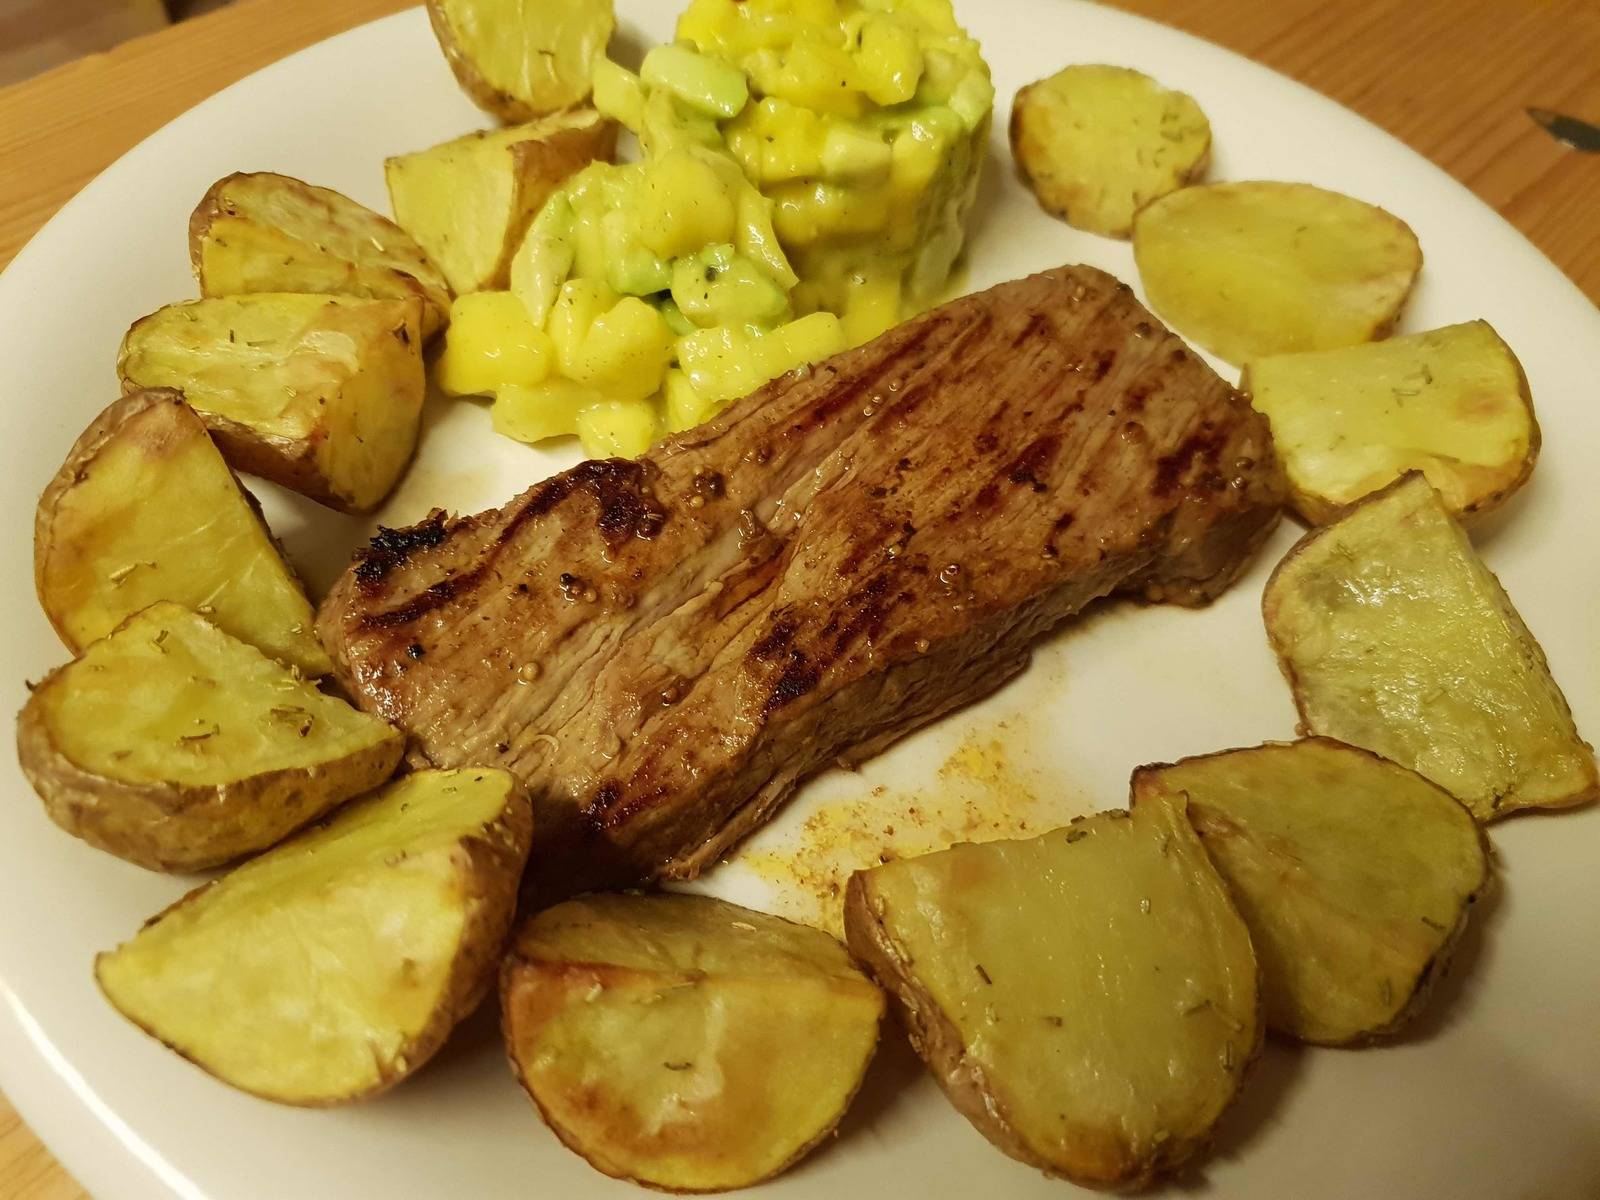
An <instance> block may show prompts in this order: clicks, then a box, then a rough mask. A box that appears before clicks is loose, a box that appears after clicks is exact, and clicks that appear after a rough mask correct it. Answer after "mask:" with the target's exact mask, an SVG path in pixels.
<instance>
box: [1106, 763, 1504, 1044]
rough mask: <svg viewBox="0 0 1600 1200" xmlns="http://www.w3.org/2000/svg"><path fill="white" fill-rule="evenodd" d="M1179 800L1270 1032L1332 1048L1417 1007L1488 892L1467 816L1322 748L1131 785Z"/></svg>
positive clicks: (1137, 800) (1196, 766)
mask: <svg viewBox="0 0 1600 1200" xmlns="http://www.w3.org/2000/svg"><path fill="white" fill-rule="evenodd" d="M1152 800H1156V801H1160V802H1164V803H1174V804H1179V805H1184V804H1186V805H1187V811H1188V814H1189V821H1190V823H1191V824H1193V825H1194V828H1195V831H1196V832H1197V833H1199V835H1200V840H1201V841H1202V842H1203V843H1204V844H1205V848H1206V851H1207V853H1209V854H1210V855H1211V861H1212V862H1213V863H1215V864H1216V867H1217V870H1218V871H1220V872H1221V873H1222V877H1223V879H1224V880H1226V881H1227V884H1228V888H1229V890H1230V892H1231V893H1232V894H1233V900H1234V903H1235V905H1237V906H1238V909H1239V912H1240V915H1242V916H1243V917H1244V920H1245V924H1246V925H1248V926H1249V927H1250V940H1251V942H1252V944H1253V945H1254V946H1255V951H1256V958H1257V960H1258V961H1259V962H1260V964H1261V998H1262V1007H1263V1009H1264V1011H1265V1014H1266V1021H1267V1025H1268V1027H1269V1028H1271V1029H1273V1030H1276V1031H1277V1032H1279V1033H1283V1034H1287V1035H1289V1036H1290V1037H1295V1038H1299V1039H1301V1040H1302V1041H1307V1042H1317V1043H1320V1044H1322V1045H1329V1046H1338V1045H1345V1044H1347V1043H1350V1042H1355V1041H1359V1040H1362V1039H1365V1038H1371V1037H1375V1036H1377V1035H1380V1034H1385V1033H1392V1032H1394V1031H1395V1030H1397V1029H1399V1028H1400V1027H1401V1026H1402V1025H1404V1024H1405V1023H1406V1022H1407V1021H1408V1020H1410V1018H1411V1017H1412V1016H1414V1015H1415V1014H1416V1013H1417V1012H1418V1011H1419V1010H1420V1008H1421V1006H1422V1003H1423V1001H1424V1000H1425V999H1426V997H1427V994H1428V992H1429V990H1430V988H1431V987H1432V985H1433V983H1434V981H1435V980H1437V979H1438V978H1439V977H1440V976H1441V975H1442V974H1443V973H1444V968H1445V964H1446V963H1447V962H1448V960H1449V956H1450V951H1451V950H1452V949H1453V948H1454V946H1455V942H1456V938H1457V937H1458V936H1459V935H1460V933H1461V931H1462V930H1463V929H1464V928H1465V927H1466V923H1467V914H1468V913H1469V912H1470V911H1471V905H1472V902H1473V901H1474V900H1476V899H1477V897H1478V895H1479V894H1480V893H1481V892H1482V891H1483V890H1484V888H1485V887H1486V886H1488V883H1489V854H1488V843H1487V842H1486V841H1485V839H1484V836H1483V831H1482V830H1481V829H1479V828H1478V824H1477V822H1476V821H1474V820H1473V819H1472V814H1471V813H1470V812H1468V811H1467V809H1466V808H1465V806H1463V805H1462V804H1461V802H1460V801H1459V800H1457V799H1456V798H1455V797H1454V796H1452V795H1450V793H1449V792H1447V791H1445V790H1444V789H1443V788H1441V787H1439V786H1438V785H1437V784H1433V783H1429V782H1428V781H1427V780H1426V779H1424V778H1423V777H1422V776H1420V775H1418V774H1417V773H1416V772H1415V771H1408V770H1406V768H1404V767H1402V766H1400V765H1398V764H1396V763H1392V762H1390V761H1388V760H1387V759H1383V758H1379V757H1378V756H1377V755H1376V754H1372V753H1370V752H1368V751H1366V750H1360V749H1357V748H1356V747H1354V746H1347V745H1345V744H1344V743H1343V742H1336V741H1332V740H1330V739H1327V738H1310V739H1307V740H1305V741H1300V742H1293V743H1288V744H1276V745H1266V746H1256V747H1253V748H1251V749H1248V750H1224V751H1223V752H1222V753H1220V754H1208V755H1205V756H1203V757H1200V758H1188V759H1184V760H1183V761H1182V762H1178V763H1173V764H1171V765H1163V766H1151V767H1141V768H1140V769H1139V770H1137V771H1135V772H1134V775H1133V803H1134V809H1135V811H1137V810H1138V808H1139V806H1140V805H1141V804H1148V803H1150V802H1151V801H1152Z"/></svg>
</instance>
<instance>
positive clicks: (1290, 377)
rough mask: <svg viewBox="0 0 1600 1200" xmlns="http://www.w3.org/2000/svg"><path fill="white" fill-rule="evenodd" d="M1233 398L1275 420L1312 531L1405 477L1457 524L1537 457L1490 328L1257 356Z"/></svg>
mask: <svg viewBox="0 0 1600 1200" xmlns="http://www.w3.org/2000/svg"><path fill="white" fill-rule="evenodd" d="M1239 389H1240V390H1241V391H1243V392H1247V393H1249V395H1250V402H1251V403H1252V404H1253V405H1255V407H1256V409H1257V411H1259V412H1261V413H1264V414H1265V415H1266V417H1267V419H1268V420H1270V421H1271V422H1272V440H1273V443H1274V444H1275V445H1276V446H1277V447H1278V455H1279V457H1280V458H1282V459H1283V465H1284V471H1285V473H1286V474H1287V475H1288V478H1289V488H1290V496H1291V501H1292V503H1293V504H1294V507H1295V510H1296V511H1297V512H1298V513H1299V514H1300V515H1301V517H1303V518H1304V519H1305V520H1307V521H1309V522H1310V523H1312V524H1314V525H1321V524H1326V523H1327V522H1328V521H1331V520H1333V519H1334V518H1335V517H1336V516H1337V515H1338V514H1339V511H1340V510H1341V509H1342V508H1344V507H1345V506H1346V505H1349V504H1353V503H1355V501H1357V500H1359V499H1361V498H1362V497H1363V496H1366V495H1369V494H1370V493H1372V492H1375V491H1377V490H1378V489H1379V488H1381V487H1385V486H1387V485H1388V484H1390V483H1393V482H1394V481H1395V480H1396V479H1398V478H1399V477H1400V476H1401V475H1404V474H1405V473H1406V472H1407V471H1421V472H1422V473H1423V474H1424V475H1426V476H1427V478H1428V482H1429V483H1431V484H1432V485H1433V486H1434V488H1435V490H1437V491H1438V492H1439V494H1440V496H1441V497H1442V498H1443V499H1444V502H1445V505H1446V507H1448V508H1449V509H1450V511H1451V512H1452V513H1453V514H1454V515H1456V516H1458V517H1459V516H1471V515H1475V514H1478V513H1483V512H1488V511H1489V510H1490V509H1494V508H1498V507H1499V506H1500V505H1501V504H1503V503H1504V502H1505V501H1506V500H1507V499H1508V498H1510V496H1511V495H1512V494H1513V493H1515V492H1516V490H1517V489H1518V488H1520V487H1521V486H1522V485H1523V483H1524V482H1525V481H1526V480H1527V478H1528V476H1529V475H1530V474H1532V472H1533V465H1534V462H1535V461H1536V460H1537V459H1538V457H1539V440H1540V439H1539V423H1538V421H1537V420H1536V419H1535V418H1534V415H1533V396H1532V394H1531V393H1530V392H1529V390H1528V379H1527V376H1526V375H1524V374H1523V372H1522V364H1521V363H1519V362H1518V361H1517V356H1516V355H1515V354H1513V353H1512V352H1511V347H1509V346H1507V345H1506V344H1505V342H1503V341H1501V340H1500V336H1499V335H1498V334H1497V333H1495V331H1494V330H1493V329H1492V328H1490V326H1489V324H1488V322H1486V321H1469V322H1468V323H1466V324H1465V325H1450V326H1446V327H1445V328H1443V329H1434V330H1431V331H1429V332H1427V333H1417V334H1412V335H1410V336H1409V337H1397V338H1390V339H1388V340H1387V341H1382V342H1373V343H1371V344H1369V345H1365V346H1352V347H1350V348H1348V349H1345V350H1320V351H1312V352H1310V353H1307V354H1282V355H1275V356H1272V357H1269V358H1262V359H1257V360H1256V361H1255V362H1253V363H1250V364H1248V365H1247V366H1246V367H1245V369H1244V377H1243V379H1242V380H1240V383H1239Z"/></svg>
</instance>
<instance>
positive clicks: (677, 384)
mask: <svg viewBox="0 0 1600 1200" xmlns="http://www.w3.org/2000/svg"><path fill="white" fill-rule="evenodd" d="M662 395H663V397H664V398H665V400H666V417H667V429H668V430H669V431H671V432H672V433H682V432H683V431H684V430H685V429H693V428H694V427H695V426H696V425H701V424H704V423H705V422H706V421H709V420H710V419H711V418H712V417H714V416H716V414H717V410H718V409H719V408H721V407H722V406H721V405H720V404H718V403H717V402H716V401H715V400H708V399H706V398H705V397H704V396H702V395H701V394H700V393H699V392H698V391H696V390H695V386H694V384H692V383H690V382H689V377H688V376H687V375H685V374H684V373H683V372H682V371H680V370H678V369H677V368H673V369H672V370H670V371H668V372H667V381H666V383H665V384H664V385H663V387H662Z"/></svg>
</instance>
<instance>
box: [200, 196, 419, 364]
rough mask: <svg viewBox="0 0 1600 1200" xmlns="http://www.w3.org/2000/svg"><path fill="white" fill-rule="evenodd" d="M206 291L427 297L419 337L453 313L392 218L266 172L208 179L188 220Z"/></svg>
mask: <svg viewBox="0 0 1600 1200" xmlns="http://www.w3.org/2000/svg"><path fill="white" fill-rule="evenodd" d="M189 257H190V259H191V261H192V262H193V264H194V273H195V277H196V278H197V279H199V281H200V294H201V295H203V296H238V295H242V294H244V293H247V292H324V293H330V294H333V295H345V296H360V297H364V298H366V299H369V300H415V301H418V302H420V303H421V304H422V306H423V308H422V336H423V337H424V338H431V337H432V336H433V335H434V334H435V333H437V332H438V331H439V330H440V329H443V328H444V325H445V322H446V321H447V320H448V319H449V316H450V288H449V285H447V284H446V283H445V280H444V276H443V275H441V274H440V273H439V269H438V268H437V267H435V266H434V265H433V264H432V263H431V262H429V261H428V256H427V255H426V254H424V253H423V252H422V248H421V247H420V246H418V245H417V244H416V242H415V241H413V240H412V239H411V236H410V235H409V234H407V233H406V232H405V231H404V230H403V229H401V228H400V227H399V226H398V225H396V224H395V223H394V222H393V221H390V220H388V219H387V218H385V217H381V216H379V215H378V214H377V213H375V212H373V211H372V210H371V209H370V208H366V207H364V206H362V205H360V204H357V203H356V202H355V201H354V200H351V199H350V198H349V197H348V196H342V195H340V194H339V193H338V192H335V191H332V190H331V189H329V188H321V187H314V186H312V185H311V184H309V183H303V182H301V181H300V180H298V179H292V178H290V177H289V176H287V175H274V174H271V173H269V172H258V173H254V174H237V175H229V176H228V177H227V178H225V179H219V180H218V181H217V182H216V183H214V184H212V185H211V190H210V191H208V192H207V193H206V194H205V196H204V198H202V199H201V201H200V204H199V206H198V207H197V208H196V209H195V210H194V213H193V215H191V216H190V218H189Z"/></svg>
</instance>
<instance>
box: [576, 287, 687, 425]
mask: <svg viewBox="0 0 1600 1200" xmlns="http://www.w3.org/2000/svg"><path fill="white" fill-rule="evenodd" d="M671 358H672V331H671V330H670V329H668V328H667V323H666V321H665V320H663V319H662V316H661V314H660V313H659V312H658V311H656V309H655V308H654V307H653V306H652V305H649V304H646V303H645V302H644V301H643V300H641V299H639V298H638V297H637V296H624V297H623V298H622V299H621V300H619V301H617V302H616V304H615V305H613V306H612V307H611V308H610V309H608V310H607V311H606V312H603V313H601V314H599V315H598V316H596V317H595V318H594V320H593V321H592V322H591V324H590V325H589V329H588V332H587V333H586V334H585V335H584V337H583V340H582V342H581V343H580V344H579V345H578V347H577V349H576V350H575V352H574V353H573V355H572V358H571V361H570V363H569V362H566V361H563V363H562V370H563V371H564V372H565V373H566V374H567V376H568V377H570V378H572V379H576V380H577V381H579V382H580V383H586V384H588V385H589V386H590V387H592V388H594V389H595V390H596V391H599V392H601V393H602V394H603V395H604V396H605V397H606V398H607V399H610V400H642V399H644V398H645V397H646V396H649V395H652V394H653V393H654V392H655V391H656V390H657V389H659V388H660V387H661V376H662V375H663V373H665V371H666V369H667V364H668V363H669V362H670V361H671Z"/></svg>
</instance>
